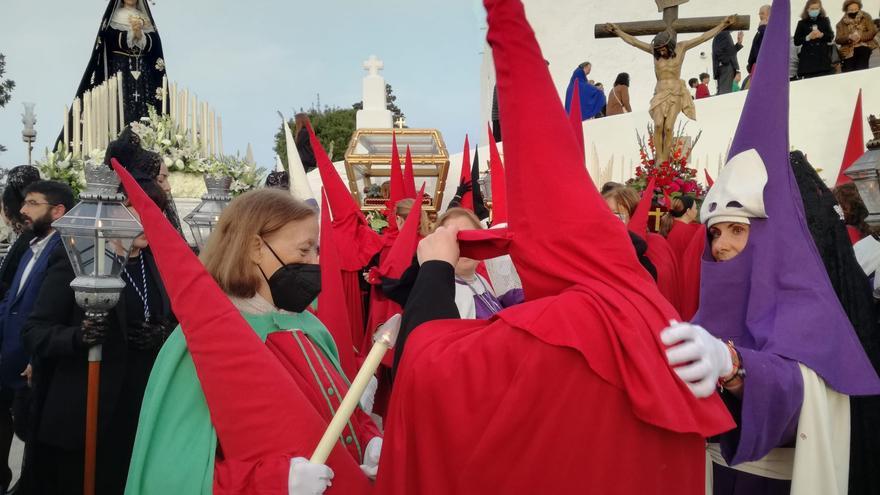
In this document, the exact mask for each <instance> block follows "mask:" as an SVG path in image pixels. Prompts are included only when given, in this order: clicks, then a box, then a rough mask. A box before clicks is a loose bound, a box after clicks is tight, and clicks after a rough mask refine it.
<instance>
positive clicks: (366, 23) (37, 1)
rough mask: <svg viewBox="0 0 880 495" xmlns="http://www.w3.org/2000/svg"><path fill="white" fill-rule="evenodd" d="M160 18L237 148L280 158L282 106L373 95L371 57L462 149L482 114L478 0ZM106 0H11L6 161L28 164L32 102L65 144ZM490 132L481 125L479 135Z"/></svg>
mask: <svg viewBox="0 0 880 495" xmlns="http://www.w3.org/2000/svg"><path fill="white" fill-rule="evenodd" d="M155 3H156V4H155V5H151V10H152V12H153V17H154V18H155V21H156V26H157V28H158V31H159V35H160V36H161V39H162V45H163V49H164V53H165V62H166V65H167V71H168V74H169V77H170V78H171V79H172V80H174V81H177V82H178V85H179V86H181V87H183V86H186V87H188V88H189V89H190V92H191V93H193V92H194V93H196V94H197V95H198V97H199V100H200V101H208V102H209V103H210V104H211V105H212V106H214V107H215V108H216V109H217V112H218V113H219V114H220V115H221V116H222V118H223V147H224V152H226V153H234V152H235V151H240V152H241V153H242V154H244V152H245V150H246V148H247V145H248V143H251V144H252V145H253V149H254V155H255V158H256V160H257V163H258V164H259V165H260V166H262V167H264V168H271V167H272V166H273V164H274V151H273V150H272V148H273V145H274V134H275V132H276V131H277V129H278V125H279V118H278V116H277V113H276V111H278V110H280V111H282V112H283V113H284V114H285V115H286V116H287V117H288V118H290V117H291V116H292V114H293V113H294V111H295V110H299V109H300V108H309V107H311V106H312V105H313V104H314V103H316V102H317V98H318V97H317V95H318V94H320V102H321V104H322V105H327V106H340V107H349V106H350V105H351V104H352V103H354V102H357V101H360V100H361V81H362V77H363V75H364V74H365V71H364V70H363V68H362V66H361V64H362V63H363V61H365V60H366V59H367V58H369V56H370V55H376V56H377V57H379V58H380V59H382V60H383V61H384V63H385V69H384V70H383V71H382V75H383V76H384V77H385V79H386V82H388V83H390V84H391V85H392V87H393V89H394V94H395V95H396V96H397V101H396V103H397V105H398V106H399V107H400V108H401V110H402V111H403V112H404V114H405V115H406V122H407V126H408V127H428V128H437V129H440V131H441V133H442V134H443V137H444V138H445V141H446V145H447V148H449V149H459V148H460V146H461V143H462V142H463V140H464V136H465V133H470V134H471V137H472V142H473V136H474V135H476V131H477V130H478V129H483V128H485V124H484V123H483V124H481V123H480V122H479V119H480V115H479V107H480V105H479V93H480V87H479V72H480V63H481V60H482V58H481V57H482V52H481V51H482V50H483V46H484V36H485V30H484V29H483V27H482V26H484V24H485V14H484V12H483V11H482V7H481V6H480V3H479V2H477V1H476V0H419V1H407V0H370V1H366V2H365V1H358V0H321V1H317V2H315V1H311V2H306V1H302V0H286V1H282V0H261V1H260V2H243V1H232V0H214V1H210V0H155ZM106 5H107V2H106V1H105V0H76V1H73V0H3V1H2V4H0V53H3V54H5V55H6V75H5V76H4V77H6V78H10V79H12V80H14V81H15V83H16V88H15V90H14V91H13V94H12V100H11V101H10V102H9V103H8V104H7V105H6V106H5V107H4V108H2V109H0V143H2V144H3V145H5V146H6V148H7V149H8V151H7V152H6V153H0V166H5V167H12V166H15V165H20V164H22V163H27V148H26V144H25V143H23V142H22V141H21V129H22V124H21V113H22V112H23V106H22V102H34V103H36V108H35V113H36V114H37V126H36V128H37V133H38V134H37V142H36V143H35V147H34V159H35V160H36V159H37V158H39V157H41V156H42V155H43V153H44V148H46V147H47V146H51V144H52V143H54V139H55V137H56V136H57V135H58V132H59V131H60V130H61V126H62V123H63V116H64V106H65V105H69V104H71V102H72V100H73V97H74V93H75V92H76V88H77V85H78V84H79V81H80V79H81V78H82V75H83V72H84V71H85V68H86V64H87V63H88V59H89V54H90V50H91V47H92V44H93V43H94V40H95V35H96V33H97V30H98V25H99V23H100V20H101V15H102V14H103V12H104V9H105V8H106ZM479 135H480V136H482V134H479Z"/></svg>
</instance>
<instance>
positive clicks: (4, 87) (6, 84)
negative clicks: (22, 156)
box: [0, 53, 15, 152]
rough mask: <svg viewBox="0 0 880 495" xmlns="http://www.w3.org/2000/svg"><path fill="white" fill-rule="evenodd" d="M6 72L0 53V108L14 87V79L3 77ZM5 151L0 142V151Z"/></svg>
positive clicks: (5, 102)
mask: <svg viewBox="0 0 880 495" xmlns="http://www.w3.org/2000/svg"><path fill="white" fill-rule="evenodd" d="M5 73H6V56H5V55H3V54H2V53H0V108H3V107H5V106H6V104H7V103H9V100H10V99H11V98H12V90H13V88H15V81H11V80H9V79H3V74H5ZM3 151H6V148H5V147H4V146H3V145H2V144H0V152H3Z"/></svg>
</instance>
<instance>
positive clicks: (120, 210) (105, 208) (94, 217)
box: [52, 161, 143, 495]
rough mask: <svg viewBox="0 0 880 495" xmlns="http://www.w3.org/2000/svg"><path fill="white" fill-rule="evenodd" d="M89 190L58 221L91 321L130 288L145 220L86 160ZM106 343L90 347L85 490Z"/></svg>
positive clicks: (115, 181)
mask: <svg viewBox="0 0 880 495" xmlns="http://www.w3.org/2000/svg"><path fill="white" fill-rule="evenodd" d="M85 176H86V190H85V191H84V192H83V193H82V194H81V195H80V199H81V201H80V202H79V204H77V205H76V206H74V207H73V208H72V209H71V210H70V211H69V212H67V214H65V215H64V216H63V217H61V218H59V219H58V220H56V221H54V222H52V227H54V228H55V230H57V231H58V233H59V235H61V239H62V240H63V242H64V249H65V250H66V251H67V256H68V257H69V258H70V264H71V265H72V266H73V272H74V274H75V275H76V278H74V279H73V282H71V283H70V287H71V288H73V290H74V295H75V298H76V303H77V304H78V305H79V306H80V307H81V308H83V310H85V312H86V318H87V319H93V320H94V319H99V318H101V317H104V318H106V315H107V312H108V311H110V309H112V308H113V307H114V306H116V303H117V302H119V295H120V294H121V292H122V289H123V288H125V283H124V282H123V281H122V278H121V276H120V275H121V272H122V268H123V267H124V266H125V263H126V262H127V261H128V256H129V254H130V253H131V246H132V243H133V241H134V239H135V238H137V237H138V236H140V235H141V234H142V233H143V228H142V227H141V224H140V222H138V220H137V219H136V218H135V217H134V215H132V214H131V212H129V211H128V208H126V207H125V205H124V204H123V201H124V200H125V196H124V195H122V194H120V193H118V192H117V191H118V190H119V178H118V177H117V176H116V173H115V172H113V171H112V170H110V169H109V168H108V167H107V166H105V165H103V164H101V163H93V162H91V161H89V162H86V165H85ZM100 373H101V346H100V345H94V346H92V347H90V348H89V367H88V392H87V398H86V439H85V466H84V474H83V493H84V494H86V495H92V494H94V492H95V465H96V458H97V431H98V391H99V383H100Z"/></svg>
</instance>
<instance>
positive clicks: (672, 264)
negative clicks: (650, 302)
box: [645, 232, 681, 313]
mask: <svg viewBox="0 0 880 495" xmlns="http://www.w3.org/2000/svg"><path fill="white" fill-rule="evenodd" d="M645 242H647V243H648V251H647V252H646V253H645V256H647V257H648V259H649V260H651V263H653V264H654V268H656V269H657V288H658V289H660V293H661V294H663V297H665V298H666V300H667V301H669V303H670V304H672V307H674V308H675V309H676V310H678V312H679V313H681V302H680V297H679V294H678V291H679V289H680V287H681V281H680V279H681V276H680V275H681V273H680V269H679V266H678V260H677V259H676V257H675V252H674V251H673V250H672V248H671V247H670V246H669V242H667V241H666V238H664V237H663V236H662V235H660V234H655V233H653V232H648V233H647V234H646V237H645Z"/></svg>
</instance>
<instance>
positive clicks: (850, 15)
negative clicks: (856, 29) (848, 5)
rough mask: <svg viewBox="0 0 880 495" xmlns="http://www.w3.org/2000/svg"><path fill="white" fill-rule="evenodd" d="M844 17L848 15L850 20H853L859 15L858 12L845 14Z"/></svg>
mask: <svg viewBox="0 0 880 495" xmlns="http://www.w3.org/2000/svg"><path fill="white" fill-rule="evenodd" d="M846 15H848V16H849V18H850V19H855V18H856V16H857V15H859V13H858V12H847V13H846Z"/></svg>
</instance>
